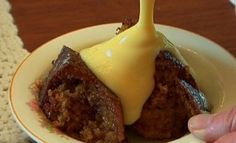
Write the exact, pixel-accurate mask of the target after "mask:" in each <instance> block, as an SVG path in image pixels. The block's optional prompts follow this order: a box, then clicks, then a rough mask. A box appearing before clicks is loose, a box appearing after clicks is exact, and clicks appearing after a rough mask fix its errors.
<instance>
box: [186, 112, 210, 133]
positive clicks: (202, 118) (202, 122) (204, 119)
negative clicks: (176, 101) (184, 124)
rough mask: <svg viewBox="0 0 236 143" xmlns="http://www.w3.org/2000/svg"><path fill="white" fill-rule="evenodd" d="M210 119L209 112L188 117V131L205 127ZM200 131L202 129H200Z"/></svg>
mask: <svg viewBox="0 0 236 143" xmlns="http://www.w3.org/2000/svg"><path fill="white" fill-rule="evenodd" d="M211 120H212V116H211V115H209V114H201V115H197V116H194V117H192V118H190V119H189V122H188V127H189V130H190V131H194V132H195V131H197V130H199V131H201V130H204V129H206V128H207V127H208V126H209V124H210V122H211ZM201 132H202V131H201Z"/></svg>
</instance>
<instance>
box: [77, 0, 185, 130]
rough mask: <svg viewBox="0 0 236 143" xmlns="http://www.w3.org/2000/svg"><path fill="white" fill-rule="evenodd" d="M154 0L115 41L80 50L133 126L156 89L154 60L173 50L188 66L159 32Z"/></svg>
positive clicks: (142, 6)
mask: <svg viewBox="0 0 236 143" xmlns="http://www.w3.org/2000/svg"><path fill="white" fill-rule="evenodd" d="M154 4H155V0H140V16H139V21H138V23H137V24H136V25H134V26H133V27H131V28H129V29H128V30H126V31H124V32H122V33H120V34H119V35H117V36H115V37H114V38H112V39H110V40H108V41H105V42H103V43H101V44H98V45H95V46H93V47H91V48H86V49H83V50H81V51H80V55H81V57H82V59H83V61H84V62H85V63H86V65H87V66H88V67H89V68H90V69H91V70H92V71H93V73H94V74H95V75H96V76H97V78H98V79H99V80H101V81H102V82H103V83H104V84H105V85H106V86H107V87H108V88H110V89H111V90H112V91H113V92H114V93H115V94H116V95H117V96H118V97H119V98H120V100H121V103H122V107H123V113H124V121H125V124H126V125H130V124H132V123H134V122H135V121H136V120H137V119H138V118H139V117H140V114H141V111H142V107H143V105H144V103H145V102H146V100H147V99H148V97H149V96H150V95H151V93H152V90H153V88H154V77H153V76H154V73H155V58H156V56H157V55H158V53H159V51H160V50H161V49H165V48H166V49H167V50H170V51H171V52H172V53H173V54H174V55H175V56H177V57H178V58H179V59H180V60H181V61H182V62H183V63H185V64H186V62H185V61H184V59H183V58H182V56H181V55H180V53H179V52H178V50H177V49H176V48H175V47H174V46H173V45H170V43H169V42H168V40H167V39H166V38H165V37H164V36H163V35H162V34H161V33H159V32H156V29H155V27H154V23H153V9H154Z"/></svg>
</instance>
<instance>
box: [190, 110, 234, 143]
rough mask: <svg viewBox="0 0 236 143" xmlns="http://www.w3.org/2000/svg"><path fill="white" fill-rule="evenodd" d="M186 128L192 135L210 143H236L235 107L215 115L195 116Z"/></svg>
mask: <svg viewBox="0 0 236 143" xmlns="http://www.w3.org/2000/svg"><path fill="white" fill-rule="evenodd" d="M188 128H189V130H190V132H191V133H192V134H193V135H195V136H196V137H198V138H200V139H202V140H204V141H207V142H210V143H212V142H214V143H236V106H235V107H233V108H232V109H231V110H229V111H226V112H222V113H219V114H216V115H210V114H200V115H196V116H194V117H192V118H190V120H189V122H188Z"/></svg>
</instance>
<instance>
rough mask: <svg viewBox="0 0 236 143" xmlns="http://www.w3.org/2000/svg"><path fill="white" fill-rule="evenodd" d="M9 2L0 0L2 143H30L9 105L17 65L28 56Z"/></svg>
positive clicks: (0, 119)
mask: <svg viewBox="0 0 236 143" xmlns="http://www.w3.org/2000/svg"><path fill="white" fill-rule="evenodd" d="M10 8H11V7H10V4H9V2H8V1H7V0H0V142H1V143H29V141H27V140H28V139H27V138H28V137H27V136H26V135H25V133H23V131H21V129H20V128H19V127H18V125H17V124H16V122H15V120H14V119H13V117H12V114H11V111H10V107H9V105H8V90H9V86H10V82H11V79H12V75H13V74H14V72H15V69H16V67H17V65H18V64H19V63H20V62H21V61H22V60H23V59H24V57H25V56H26V55H27V54H28V52H27V51H26V50H24V49H23V43H22V41H21V39H20V38H19V37H18V36H17V33H18V31H17V28H16V26H15V25H14V21H13V18H12V16H11V14H10V13H9V11H10Z"/></svg>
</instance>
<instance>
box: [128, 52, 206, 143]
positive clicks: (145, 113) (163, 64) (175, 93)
mask: <svg viewBox="0 0 236 143" xmlns="http://www.w3.org/2000/svg"><path fill="white" fill-rule="evenodd" d="M155 63H156V66H155V75H154V79H155V86H154V89H153V92H152V94H151V96H150V97H149V98H148V100H147V101H146V102H145V104H144V106H143V110H142V113H141V116H140V118H139V119H138V120H137V121H136V122H135V123H134V124H133V125H132V128H133V129H134V130H135V131H136V132H137V133H138V134H139V135H141V136H143V137H144V138H147V139H158V140H160V139H174V138H178V137H181V136H183V135H184V134H185V133H186V132H187V122H188V119H189V118H190V117H192V116H194V115H197V114H200V113H202V112H205V111H208V103H207V99H206V98H205V96H204V94H203V93H202V92H201V91H200V90H199V89H198V87H197V84H196V82H195V80H194V79H193V77H192V75H191V74H190V73H189V69H188V66H186V65H184V64H182V63H181V61H180V60H178V59H177V58H175V57H174V56H173V55H172V54H171V53H170V52H169V51H161V52H160V53H159V55H158V56H157V58H156V62H155Z"/></svg>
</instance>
